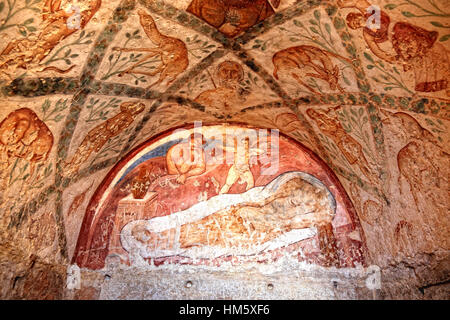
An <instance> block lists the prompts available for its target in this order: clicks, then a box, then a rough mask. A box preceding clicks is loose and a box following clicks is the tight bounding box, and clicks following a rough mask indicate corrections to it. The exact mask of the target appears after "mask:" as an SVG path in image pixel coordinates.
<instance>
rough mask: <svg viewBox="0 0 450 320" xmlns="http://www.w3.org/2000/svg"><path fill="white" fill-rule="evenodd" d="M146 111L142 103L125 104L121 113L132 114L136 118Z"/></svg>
mask: <svg viewBox="0 0 450 320" xmlns="http://www.w3.org/2000/svg"><path fill="white" fill-rule="evenodd" d="M144 109H145V104H143V103H141V102H124V103H122V104H121V105H120V111H122V112H126V113H130V114H131V115H132V116H135V115H137V114H139V113H141V112H142V111H144Z"/></svg>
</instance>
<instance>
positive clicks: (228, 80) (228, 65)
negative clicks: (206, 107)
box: [217, 61, 244, 87]
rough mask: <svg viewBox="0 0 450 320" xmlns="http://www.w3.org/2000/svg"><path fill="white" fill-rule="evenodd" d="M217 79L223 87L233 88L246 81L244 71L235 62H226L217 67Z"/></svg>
mask: <svg viewBox="0 0 450 320" xmlns="http://www.w3.org/2000/svg"><path fill="white" fill-rule="evenodd" d="M217 78H218V79H219V83H220V85H221V86H225V87H226V86H230V85H231V86H233V85H235V84H237V83H239V82H240V81H242V80H243V79H244V69H242V67H241V65H240V64H239V63H237V62H234V61H224V62H222V63H221V64H219V66H218V67H217Z"/></svg>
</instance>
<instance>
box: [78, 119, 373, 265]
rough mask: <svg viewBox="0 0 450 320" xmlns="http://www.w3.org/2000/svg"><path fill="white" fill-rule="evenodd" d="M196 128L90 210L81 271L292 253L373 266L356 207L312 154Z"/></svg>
mask: <svg viewBox="0 0 450 320" xmlns="http://www.w3.org/2000/svg"><path fill="white" fill-rule="evenodd" d="M196 130H197V133H195V131H194V129H190V130H183V131H182V132H181V134H180V133H179V132H177V131H176V132H175V133H172V134H169V135H168V136H166V137H164V138H162V139H160V140H156V141H154V142H152V143H150V144H146V145H145V146H144V147H141V148H139V151H136V152H138V154H137V155H136V156H134V157H132V158H130V159H127V160H126V163H121V164H119V167H120V170H119V171H117V170H118V168H116V171H117V173H112V175H114V178H113V180H112V181H111V182H110V183H109V182H107V183H106V184H105V185H103V186H102V188H101V189H99V193H97V194H96V195H95V199H99V200H100V203H96V202H95V203H91V207H89V208H88V210H87V212H88V215H87V216H86V217H85V221H84V222H83V229H82V230H81V233H80V238H79V242H78V244H77V250H76V253H75V261H77V263H78V264H79V265H80V266H85V267H89V268H94V269H96V268H101V267H103V266H104V261H105V259H107V257H108V256H111V255H117V256H119V257H120V259H121V261H122V262H123V263H125V264H143V263H150V264H152V263H153V264H161V263H164V262H167V261H170V262H176V263H184V264H186V263H190V264H213V265H215V264H221V263H223V262H226V261H232V262H233V263H234V264H240V263H245V262H248V261H259V262H262V263H270V262H272V261H274V260H277V259H279V258H280V257H282V256H285V255H286V254H288V255H290V256H293V257H295V258H296V259H299V260H300V261H303V260H306V261H309V262H311V263H317V264H320V265H324V266H335V267H352V266H355V265H357V264H360V265H363V264H364V263H365V261H364V256H363V253H362V250H363V236H362V235H361V234H360V227H359V223H358V221H357V218H356V217H355V213H354V211H353V208H352V207H351V206H350V202H349V200H348V199H347V196H346V195H345V192H344V190H343V188H342V186H341V185H340V184H339V182H338V181H337V179H336V177H335V176H334V175H332V174H331V172H330V171H329V169H327V167H326V166H325V165H324V164H323V163H321V162H320V161H318V159H317V158H316V157H315V156H314V155H313V154H312V153H311V152H310V151H308V150H307V149H306V148H304V147H302V146H300V145H297V144H295V143H294V142H293V141H291V140H288V139H286V138H284V137H279V136H278V133H276V134H274V135H273V136H272V134H271V133H269V132H268V131H267V130H261V131H258V130H255V129H245V128H241V127H236V126H216V127H203V128H202V129H196ZM196 135H197V136H196ZM225 135H226V137H227V138H224V139H223V140H222V137H225ZM294 155H295V159H293V156H294ZM191 157H192V159H191ZM194 158H196V159H194ZM194 160H195V161H194ZM116 174H117V176H115V175H116ZM111 178H112V177H111ZM102 230H103V231H102Z"/></svg>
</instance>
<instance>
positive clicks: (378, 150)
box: [0, 0, 450, 265]
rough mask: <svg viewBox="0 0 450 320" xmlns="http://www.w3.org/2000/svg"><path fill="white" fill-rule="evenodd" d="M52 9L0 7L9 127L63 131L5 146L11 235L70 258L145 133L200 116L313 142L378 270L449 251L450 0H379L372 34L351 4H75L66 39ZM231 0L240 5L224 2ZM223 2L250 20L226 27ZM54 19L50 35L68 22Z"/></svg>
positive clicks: (8, 239) (52, 257) (6, 218)
mask: <svg viewBox="0 0 450 320" xmlns="http://www.w3.org/2000/svg"><path fill="white" fill-rule="evenodd" d="M44 2H45V1H40V0H17V1H15V0H14V1H1V2H0V8H1V9H0V16H1V17H2V19H3V20H2V21H1V22H0V23H1V25H0V36H1V37H2V39H3V41H2V45H1V47H2V48H3V50H4V51H3V53H2V55H1V56H0V70H1V71H2V78H3V79H4V80H3V84H2V97H1V107H0V121H2V120H4V119H6V117H8V116H9V115H11V114H13V113H14V112H17V110H19V109H21V108H27V109H30V110H32V111H33V112H34V113H35V114H36V115H37V117H38V118H39V119H40V120H41V121H42V122H43V123H45V125H46V126H47V128H48V129H49V130H50V131H51V134H52V135H53V140H52V142H51V143H47V147H48V153H49V154H48V157H44V158H45V159H34V158H33V159H31V156H30V157H28V158H27V157H19V156H14V155H13V154H14V152H12V151H7V150H6V147H3V149H0V153H1V154H0V160H1V161H2V163H3V167H2V180H3V182H2V183H3V184H4V188H2V191H0V195H1V197H2V198H1V199H2V201H1V212H2V214H1V217H0V219H1V220H2V224H1V225H2V228H3V230H4V232H3V233H2V234H1V235H0V239H1V241H2V242H3V243H12V242H16V243H20V244H21V248H23V250H24V251H25V252H34V253H35V254H37V255H38V256H41V257H42V258H43V259H44V260H48V261H49V262H52V263H54V262H58V263H67V262H68V261H69V260H70V259H71V256H72V254H73V251H74V248H75V244H76V241H77V237H78V232H79V230H80V226H81V223H82V220H83V216H84V214H85V209H86V207H87V205H88V202H89V199H90V197H91V196H92V194H93V193H94V191H95V190H96V188H97V187H98V186H99V184H100V183H101V181H102V179H103V178H104V177H105V176H106V175H107V173H108V171H109V170H110V169H111V168H112V166H114V165H115V164H116V163H117V162H118V161H119V160H120V159H121V158H123V157H124V156H125V155H126V154H127V153H128V152H130V151H131V150H132V149H133V148H135V147H136V146H138V145H139V144H141V143H143V142H145V141H146V140H148V139H150V138H152V137H155V136H157V135H158V134H160V133H162V132H165V131H167V130H169V129H171V128H176V127H179V126H182V125H185V124H191V123H193V122H195V121H202V122H203V123H208V124H215V123H223V122H233V123H241V124H247V125H252V126H255V127H263V128H277V129H279V130H280V131H281V132H282V133H284V134H286V135H288V136H290V137H292V138H294V139H296V140H297V141H299V142H300V143H302V144H304V145H305V146H307V147H308V148H310V149H311V150H312V151H314V152H315V153H316V154H317V155H318V156H319V157H321V158H322V159H323V160H324V161H325V162H326V163H327V164H328V165H329V166H330V167H331V168H332V170H333V171H334V172H335V173H336V175H337V176H338V177H339V179H340V181H341V183H342V184H343V186H344V187H345V189H346V191H347V193H348V194H349V196H350V198H351V200H352V202H353V204H354V206H355V209H356V211H357V213H358V216H359V219H360V220H361V224H362V227H363V229H364V233H365V237H366V243H367V247H368V254H369V257H370V260H371V262H372V263H377V264H380V265H386V264H388V263H389V262H392V261H393V260H402V259H405V257H412V256H415V255H418V254H431V253H437V254H443V255H446V254H448V249H449V237H448V231H449V224H448V193H447V192H448V177H449V175H448V173H449V172H448V168H450V165H449V158H448V154H449V145H450V144H449V127H450V125H449V123H450V122H449V120H450V113H449V94H450V84H448V81H449V79H450V77H449V75H450V67H449V60H448V51H447V50H449V47H450V37H449V34H448V32H449V31H448V30H449V29H448V28H449V15H450V13H449V11H448V10H449V9H448V8H449V2H448V1H447V0H440V1H432V0H422V1H409V0H407V1H400V0H376V1H373V2H372V3H371V4H373V5H378V6H379V8H381V10H382V12H384V13H383V15H382V16H381V22H382V23H381V29H382V30H381V31H378V32H373V33H370V32H368V31H367V28H366V29H364V30H363V29H362V28H359V29H352V28H350V27H349V22H348V20H349V19H348V18H347V17H348V15H349V13H352V12H353V13H357V12H360V11H359V7H363V5H364V4H365V2H364V1H356V0H355V1H353V0H343V1H338V2H336V1H321V0H311V1H295V0H281V1H272V2H269V1H230V2H229V3H228V4H224V3H227V1H218V0H215V1H212V0H211V1H206V0H205V1H190V0H111V1H94V0H92V1H88V0H83V1H78V2H76V1H73V4H74V5H75V6H79V7H78V8H81V12H82V15H81V17H82V18H81V20H80V21H81V22H80V21H78V22H79V23H80V28H79V29H77V30H76V31H75V32H72V33H70V32H68V31H67V30H66V31H65V32H66V33H64V35H63V36H59V38H58V39H57V40H54V39H53V38H51V37H50V36H48V37H46V36H45V35H44V33H41V32H43V30H44V27H45V26H49V23H48V21H49V20H48V19H49V18H47V16H45V15H43V14H42V12H44V11H42V10H43V9H42V6H43V5H44V4H45V3H44ZM46 2H47V4H48V3H49V2H52V1H46ZM57 2H58V1H53V2H52V3H55V4H54V5H55V6H57V4H56V3H57ZM100 2H101V5H100V6H99V7H98V8H97V7H96V5H98V4H100ZM191 2H192V3H193V4H191ZM234 2H236V3H240V7H239V5H238V4H236V6H237V7H236V8H240V9H236V8H235V9H233V10H234V11H233V10H231V9H229V6H232V5H231V4H230V3H234ZM278 2H279V4H278ZM71 3H72V2H70V1H62V3H61V8H69V5H70V4H71ZM195 3H197V4H195ZM190 4H191V6H190ZM196 5H197V6H199V7H200V9H198V8H196ZM208 5H209V6H210V7H208ZM219 5H221V6H224V8H225V9H224V10H225V11H226V13H227V15H228V16H227V17H226V19H231V20H233V19H235V20H236V19H237V20H236V21H238V23H241V24H240V25H239V24H237V25H238V27H236V24H235V25H233V24H230V25H228V26H227V25H225V24H226V23H224V22H223V21H219V20H220V19H225V18H224V17H219V16H218V15H219V14H218V13H217V12H218V11H220V10H216V9H214V8H215V7H217V6H219ZM188 6H189V8H188ZM47 8H48V7H47ZM51 8H52V6H51V5H50V11H51ZM76 8H77V7H74V9H73V10H72V14H75V13H76V10H77V9H76ZM205 8H206V9H205ZM227 8H228V9H227ZM248 8H256V9H255V10H253V11H252V10H250V9H249V11H248V12H247V11H245V10H246V9H248ZM78 10H79V9H78ZM89 10H91V11H90V13H89V14H93V16H92V17H91V16H89V14H88V15H84V12H89ZM196 10H197V11H196ZM208 10H209V11H208ZM227 10H228V11H227ZM239 10H243V11H239ZM262 10H266V11H265V12H262ZM55 11H56V10H55ZM255 12H256V13H255ZM233 14H234V15H235V16H233ZM252 14H253V15H255V14H256V16H258V15H259V18H255V17H254V16H252ZM385 15H386V16H388V17H389V19H390V27H389V28H390V29H388V30H386V32H385V34H383V28H384V27H385V26H387V24H386V20H385ZM44 19H45V20H44ZM50 19H55V21H59V20H57V19H58V17H57V16H56V15H55V16H52V15H51V14H50ZM239 19H241V20H239ZM242 19H244V20H245V19H247V20H245V21H242ZM216 20H217V21H216ZM231 20H230V21H231ZM346 20H347V21H346ZM152 21H154V22H152ZM72 22H73V23H77V20H76V19H74V20H73V21H72ZM244 22H245V23H244ZM153 23H154V24H153ZM396 23H400V24H396ZM402 23H403V24H402ZM214 24H215V26H214ZM399 25H400V27H398V29H396V30H397V31H395V30H394V31H392V28H394V29H395V26H399ZM50 26H51V24H50ZM239 26H240V27H239ZM402 26H403V28H404V29H401V27H402ZM411 26H412V27H411ZM53 28H60V29H58V30H59V31H54V29H48V30H47V29H45V30H46V31H45V32H49V33H51V32H55V34H58V32H60V31H61V30H62V29H63V28H64V27H63V26H62V27H61V26H59V25H58V24H57V23H55V24H54V25H53ZM230 28H231V29H230ZM239 28H240V29H239ZM408 28H410V29H408ZM61 32H62V31H61ZM408 34H409V36H410V38H408ZM384 36H386V38H385V39H384V38H383V37H384ZM396 37H397V38H396ZM402 37H403V38H402ZM36 39H37V40H36ZM368 39H369V40H368ZM370 39H372V40H370ZM373 39H375V40H373ZM39 41H40V42H39ZM396 41H397V42H396ZM427 41H428V42H427ZM374 43H376V44H377V48H378V50H377V48H374ZM407 43H410V44H411V48H409V49H408V48H406V44H407ZM424 43H427V44H424ZM8 44H9V45H8ZM9 46H11V48H9ZM38 47H40V48H44V49H45V50H43V51H44V52H43V53H42V52H40V51H39V50H37V49H36V48H38ZM8 48H9V49H8ZM124 48H125V49H124ZM35 49H36V50H35ZM140 49H143V50H140ZM33 50H34V51H33ZM158 50H160V51H158ZM402 50H403V51H402ZM407 50H409V51H408V54H409V55H410V56H408V54H407V53H405V52H407ZM158 52H159V53H158ZM161 52H163V53H162V57H163V58H162V60H161V58H160V54H161ZM383 53H386V57H390V58H392V59H393V60H391V61H386V59H387V58H386V57H385V56H383ZM402 54H403V55H402ZM383 58H384V59H383ZM161 61H162V62H161ZM159 79H162V80H163V81H162V82H161V83H160V82H158V80H159ZM124 102H140V103H143V104H144V105H145V109H144V110H143V111H142V112H140V113H138V114H136V115H134V116H133V121H132V123H128V124H126V125H124V126H123V128H121V130H120V133H118V134H116V135H111V136H110V137H109V139H107V142H105V143H104V144H103V145H101V146H100V147H99V148H98V149H96V150H95V151H94V152H92V153H91V154H89V155H88V157H87V158H86V159H84V158H83V160H82V161H80V164H79V168H77V170H75V172H74V173H73V174H72V175H66V174H65V173H64V171H65V168H66V166H67V164H68V163H70V161H73V157H74V156H75V154H76V152H77V150H79V148H80V146H82V145H83V143H84V141H86V137H87V136H88V133H90V132H92V129H94V128H99V126H100V125H101V124H103V123H105V121H107V120H108V119H111V118H113V117H114V116H115V115H117V114H119V113H120V112H121V105H122V104H123V103H124ZM16 115H17V116H18V117H19V118H20V114H18V113H17V114H16ZM1 134H4V132H3V131H2V133H1ZM88 140H89V139H88ZM2 143H4V141H2ZM91 143H94V141H91ZM4 144H5V145H6V143H4ZM407 146H409V147H407ZM1 147H2V146H0V148H1ZM41 147H42V146H41ZM25 148H28V146H26V147H25ZM30 148H31V147H30ZM25 151H27V150H25ZM20 152H21V151H19V153H20ZM16 155H17V153H16ZM5 157H6V158H8V159H6V160H5ZM8 160H9V162H8ZM41 160H42V161H41ZM30 166H35V167H36V168H35V172H34V173H32V172H30ZM30 177H31V179H30ZM38 226H40V227H38Z"/></svg>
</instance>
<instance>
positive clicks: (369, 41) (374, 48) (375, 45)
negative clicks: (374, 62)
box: [363, 32, 396, 63]
mask: <svg viewBox="0 0 450 320" xmlns="http://www.w3.org/2000/svg"><path fill="white" fill-rule="evenodd" d="M363 36H364V40H366V43H367V45H368V46H369V48H370V50H371V51H372V52H373V54H374V55H376V56H377V57H378V58H380V59H382V60H384V61H387V62H390V63H395V62H396V58H395V56H394V55H390V54H388V53H386V52H385V51H383V50H381V49H380V47H379V46H378V43H376V42H375V39H374V37H372V36H371V35H370V34H368V33H367V32H363Z"/></svg>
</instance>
